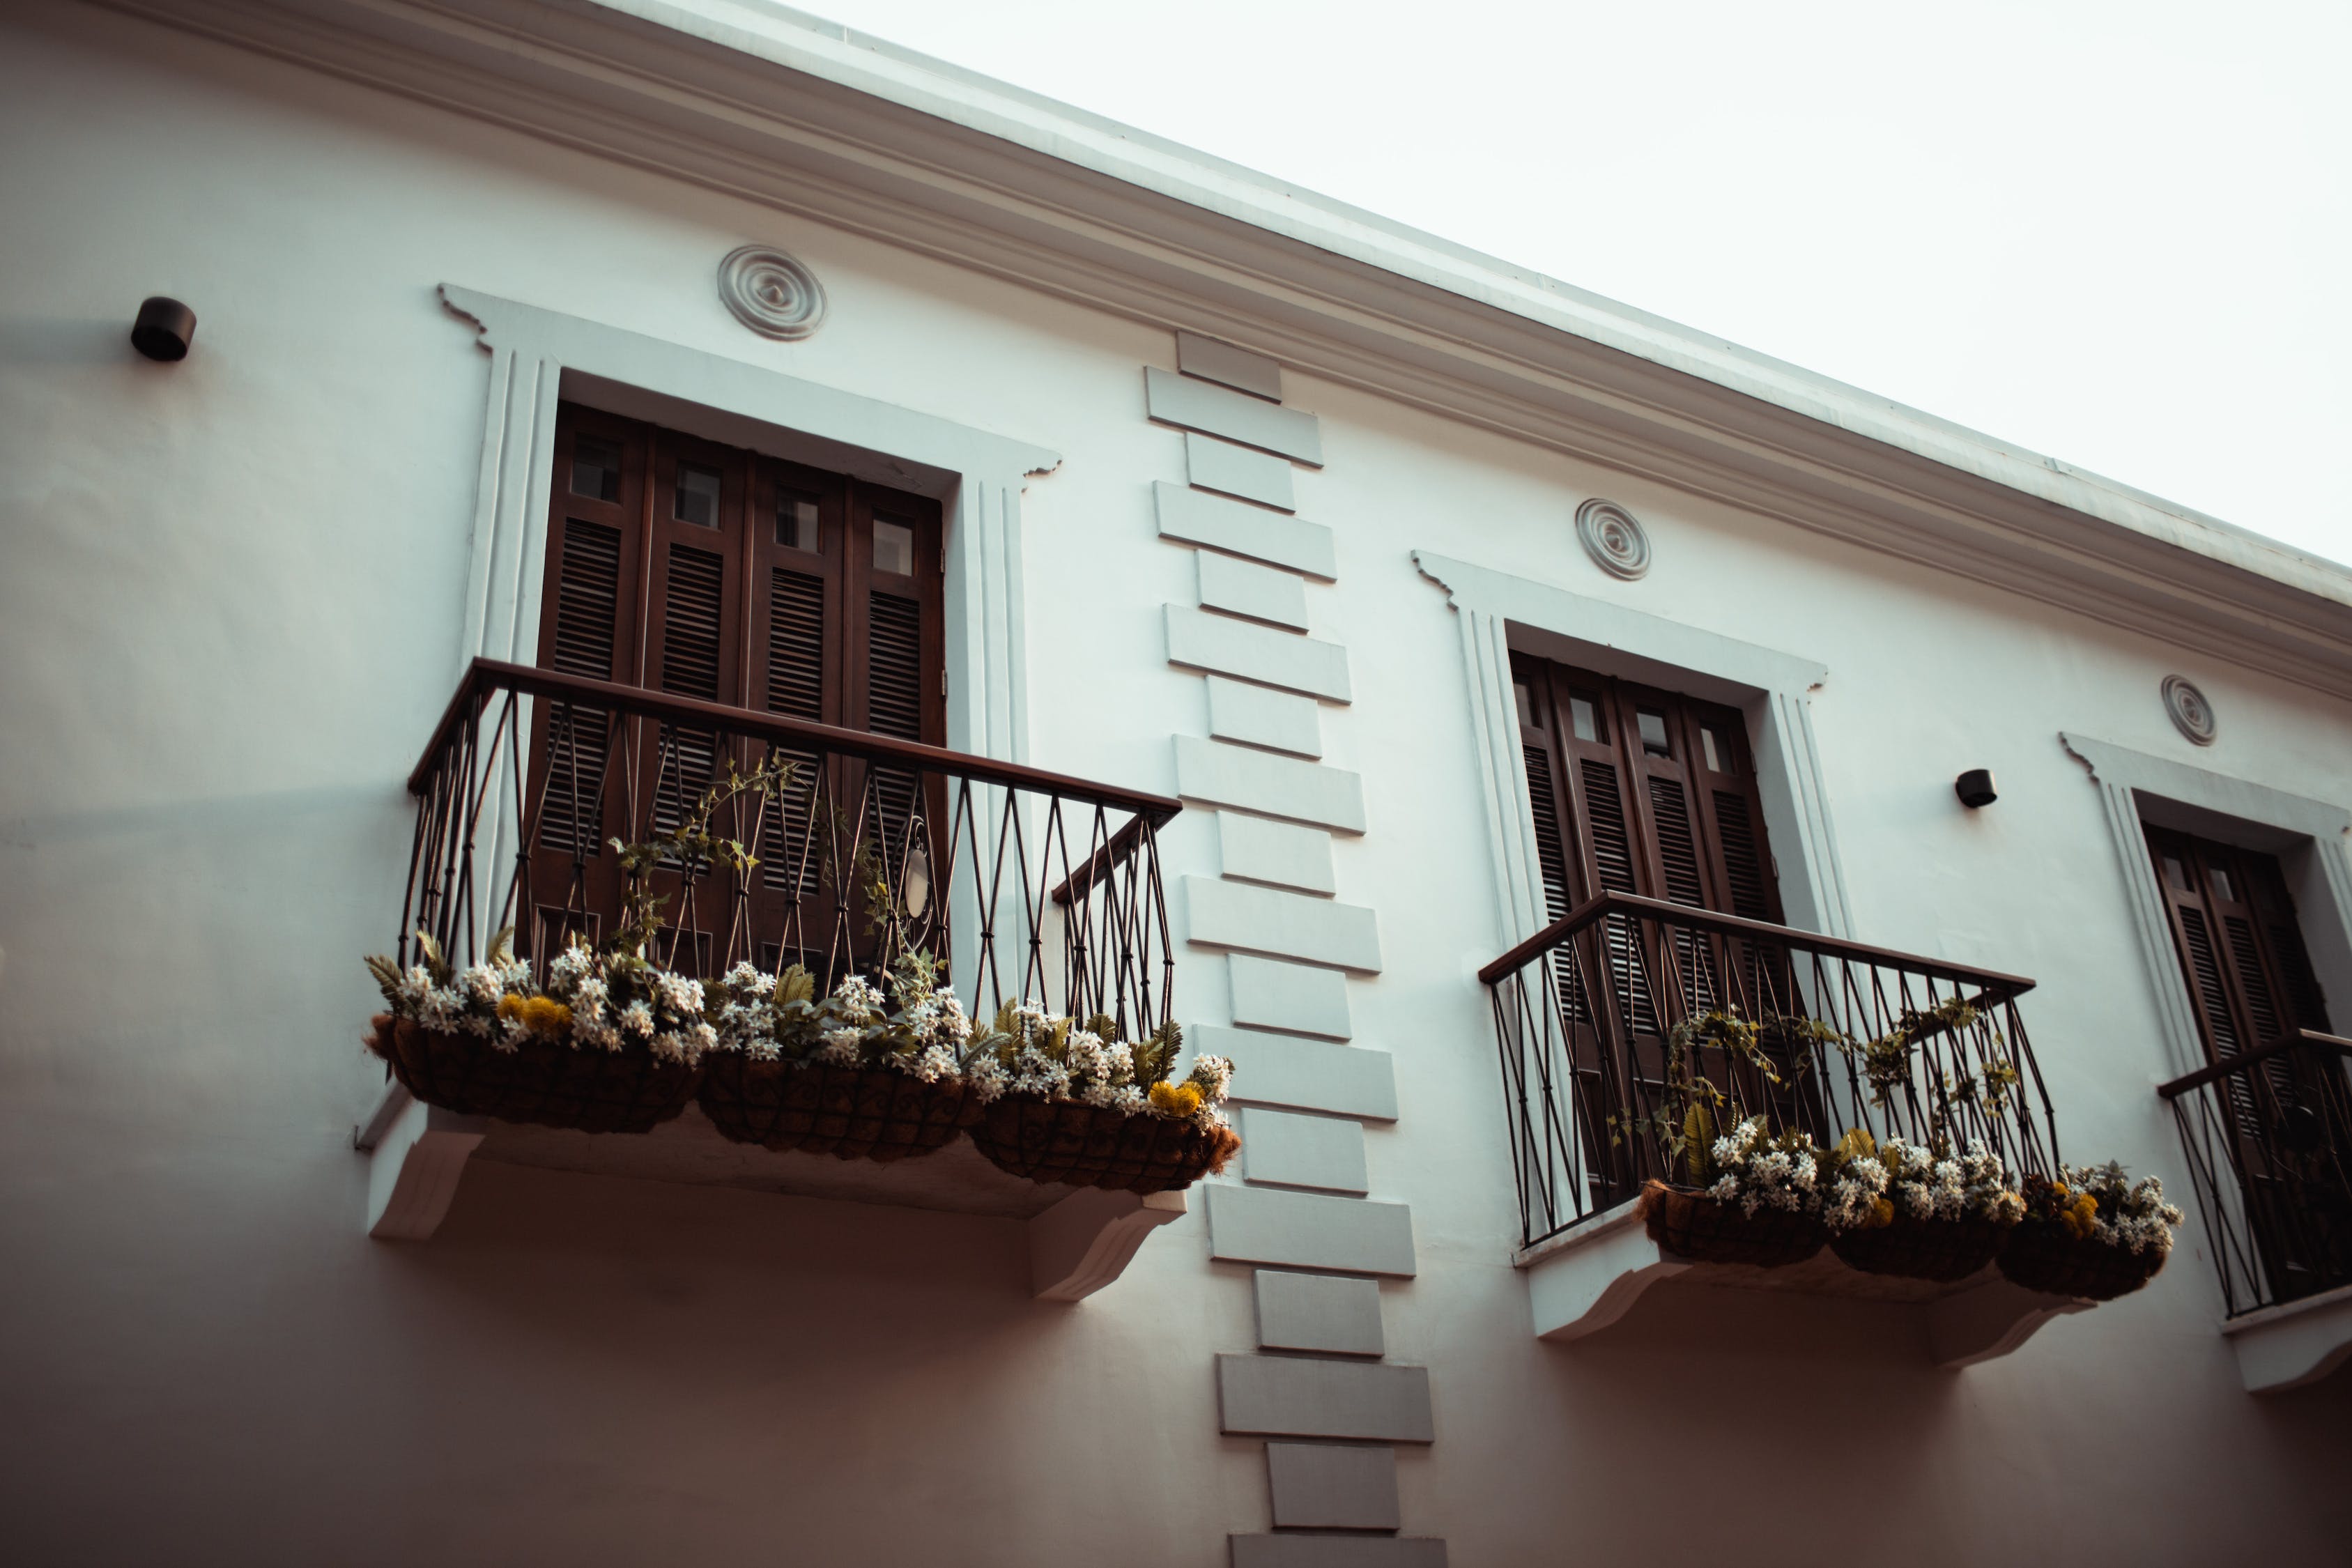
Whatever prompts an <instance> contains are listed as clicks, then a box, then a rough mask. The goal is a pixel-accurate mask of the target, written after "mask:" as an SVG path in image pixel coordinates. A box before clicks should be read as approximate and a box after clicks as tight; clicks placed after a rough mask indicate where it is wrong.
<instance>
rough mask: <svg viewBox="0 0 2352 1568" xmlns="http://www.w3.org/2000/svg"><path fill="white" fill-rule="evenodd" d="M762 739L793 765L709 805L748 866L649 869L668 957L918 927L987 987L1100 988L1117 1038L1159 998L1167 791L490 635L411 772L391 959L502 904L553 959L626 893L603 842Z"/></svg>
mask: <svg viewBox="0 0 2352 1568" xmlns="http://www.w3.org/2000/svg"><path fill="white" fill-rule="evenodd" d="M771 760H774V761H779V762H790V763H793V773H792V775H791V777H790V779H789V780H788V782H787V783H786V784H785V785H784V786H783V788H782V789H781V790H780V791H777V792H775V793H774V794H772V795H766V796H762V795H759V794H756V793H754V794H747V795H741V796H740V797H737V798H735V799H732V800H730V801H726V802H724V803H722V804H721V805H719V808H718V811H717V814H716V815H715V816H713V818H712V820H711V822H710V824H709V832H710V836H711V837H713V838H717V839H733V840H736V841H738V842H740V843H741V844H742V845H743V846H744V847H745V848H746V849H748V850H749V851H750V853H751V855H752V856H753V857H755V858H757V859H758V860H759V861H760V862H761V864H760V865H758V866H755V867H754V868H751V870H750V871H749V872H748V873H738V872H735V871H733V870H731V869H728V868H723V867H714V866H712V865H710V864H709V863H708V861H705V860H702V859H699V858H691V857H689V858H687V859H686V860H685V862H684V863H681V862H680V860H679V859H678V858H668V859H666V860H665V861H664V862H663V864H662V865H661V866H660V867H659V868H657V869H656V872H655V887H656V890H658V891H660V892H662V893H664V894H665V895H666V896H667V902H666V904H665V906H664V911H663V919H664V921H665V927H664V930H663V931H662V932H661V933H660V935H659V936H658V937H657V938H656V943H655V950H654V952H652V953H651V955H650V956H652V957H653V958H654V959H655V960H656V962H657V963H661V964H663V965H665V966H666V967H670V968H674V969H677V970H679V971H682V972H684V973H691V974H696V975H699V976H703V977H706V978H707V977H709V976H711V975H716V974H719V973H724V972H725V971H726V970H727V969H729V968H730V967H731V966H732V965H733V964H734V963H737V962H738V961H739V960H749V961H750V962H751V963H755V964H757V965H759V966H760V967H761V968H764V969H768V970H771V971H779V970H781V969H782V967H783V966H784V965H786V964H788V963H794V962H798V963H805V964H806V965H807V966H808V967H809V968H810V969H811V970H812V971H814V973H817V975H818V976H819V978H820V981H821V982H822V983H824V984H832V983H834V982H835V981H837V980H838V979H839V977H840V976H842V975H844V974H845V973H850V972H852V971H856V972H857V973H866V974H869V975H870V974H875V973H880V972H882V971H884V970H886V969H887V968H888V967H889V966H890V965H891V964H892V963H894V962H895V961H896V960H897V959H898V956H899V955H900V953H902V952H908V951H919V952H927V953H929V955H930V956H932V957H933V958H936V959H939V960H940V961H942V962H943V963H946V964H947V965H948V966H949V970H948V972H949V974H950V978H951V979H952V981H953V983H954V984H955V986H956V989H957V991H958V993H959V994H961V996H962V997H963V998H964V999H965V1000H966V1001H967V1003H968V1004H969V1005H971V1006H972V1007H973V1008H974V1010H975V1011H977V1012H982V1013H992V1012H993V1011H994V1010H995V1009H996V1007H997V1006H999V1005H1001V1004H1003V1002H1005V1001H1008V1000H1019V1001H1029V1002H1035V1003H1037V1004H1039V1005H1045V1006H1047V1007H1049V1008H1053V1009H1055V1010H1057V1011H1062V1012H1068V1013H1074V1014H1077V1015H1079V1016H1091V1015H1093V1014H1096V1013H1106V1014H1108V1015H1109V1016H1111V1017H1112V1018H1113V1019H1114V1020H1115V1021H1116V1022H1117V1024H1118V1027H1119V1029H1120V1032H1121V1033H1122V1035H1123V1036H1125V1037H1128V1038H1135V1037H1139V1036H1140V1035H1142V1034H1145V1033H1148V1032H1149V1031H1150V1029H1151V1028H1153V1027H1154V1026H1158V1025H1159V1024H1160V1023H1163V1022H1165V1021H1166V1020H1167V1018H1168V1017H1169V1016H1170V1009H1171V1001H1170V995H1169V991H1170V985H1171V981H1172V979H1173V975H1174V969H1175V957H1174V951H1173V944H1172V942H1171V937H1170V933H1169V928H1168V915H1167V902H1166V896H1165V891H1164V889H1163V886H1162V883H1161V879H1160V859H1159V845H1158V838H1157V834H1158V830H1159V829H1160V826H1163V825H1164V824H1165V823H1166V822H1167V821H1168V820H1169V819H1170V818H1171V817H1172V816H1175V815H1176V813H1177V812H1178V811H1179V810H1180V809H1181V807H1180V806H1179V805H1178V803H1177V802H1175V801H1173V800H1171V799H1168V798H1166V797H1165V796H1160V795H1147V794H1142V793H1139V792H1136V791H1130V790H1120V789H1115V788H1112V787H1110V786H1108V785H1103V784H1093V783H1089V782H1088V781H1086V780H1083V779H1076V778H1071V777H1068V776H1066V775H1063V774H1058V773H1047V772H1045V771H1043V770H1040V769H1035V768H1029V767H1024V766H1022V765H1019V764H1016V763H1003V762H998V761H995V760H993V759H990V758H983V757H974V756H969V755H966V754H964V753H961V752H951V751H948V750H945V749H942V748H940V747H935V746H926V745H919V744H916V743H914V742H906V741H899V740H896V739H892V738H889V737H885V736H879V735H871V734H866V733H864V732H861V731H849V730H841V729H836V728H834V727H831V726H828V725H823V724H815V723H810V722H806V721H799V720H793V719H788V718H784V717H782V716H780V715H777V714H772V713H761V712H756V711H752V710H743V709H732V708H726V707H722V706H720V705H719V704H715V703H708V702H701V701H698V700H691V699H685V698H677V697H673V696H668V695H666V694H664V693H660V692H656V691H649V690H646V689H640V688H635V687H628V686H621V685H615V684H613V683H609V682H604V681H597V680H589V679H582V678H579V677H575V676H569V675H564V674H561V673H559V672H556V671H552V670H546V669H540V668H530V667H528V666H521V665H512V664H504V663H499V662H497V661H494V660H488V659H477V660H476V661H474V664H473V666H472V667H471V668H469V670H468V671H467V676H466V678H465V679H464V681H463V682H462V683H461V684H460V685H459V687H458V689H457V694H456V696H455V697H453V698H452V699H451V700H450V703H449V707H448V709H447V710H446V712H445V714H444V715H443V717H442V720H441V722H440V724H439V726H438V727H437V728H436V731H435V733H434V736H433V739H432V741H431V742H430V743H429V744H428V745H427V746H426V748H425V754H424V757H423V759H422V760H421V761H420V762H419V763H417V765H416V769H415V773H412V774H411V775H410V778H409V789H410V792H411V793H412V794H414V795H415V796H416V797H417V799H418V803H419V809H418V812H417V820H416V830H415V843H414V846H413V848H412V852H411V857H410V868H409V877H408V884H407V889H406V895H405V899H404V903H403V907H402V913H401V946H400V950H399V951H400V954H401V962H402V963H408V962H409V961H410V954H411V950H412V946H413V933H414V932H415V931H417V930H419V929H423V930H425V931H429V932H431V933H432V934H433V936H434V937H435V938H436V941H438V942H440V944H441V946H442V949H443V951H444V952H446V953H448V954H449V955H450V956H451V958H452V959H453V961H455V962H457V963H468V962H472V961H474V960H476V959H478V957H479V956H480V955H481V954H482V952H483V951H484V947H485V944H486V942H487V941H488V936H489V934H490V932H491V931H492V930H494V929H496V928H498V927H500V926H511V927H513V928H514V930H515V931H516V949H517V951H518V952H520V953H522V954H523V955H525V956H528V957H532V958H534V959H536V960H538V961H541V962H544V961H545V960H546V959H547V958H548V957H549V956H551V953H552V952H554V951H555V950H556V949H557V948H558V947H560V946H561V944H562V942H564V941H565V940H567V938H568V933H570V932H572V931H579V932H581V933H583V934H585V935H587V936H589V937H590V938H591V939H592V940H593V939H594V938H595V937H596V936H597V935H598V934H599V933H600V932H601V931H604V930H606V929H609V928H610V926H611V924H612V922H614V921H616V920H617V919H618V915H619V909H620V881H619V876H618V872H617V869H616V868H615V867H614V856H613V854H612V851H611V848H610V845H609V842H608V841H609V840H610V839H612V838H615V837H618V838H621V839H623V840H625V841H635V840H641V839H648V838H651V837H655V836H656V835H657V834H658V833H661V832H663V831H666V830H667V829H668V828H669V827H671V826H675V825H676V824H677V822H678V821H679V820H680V818H681V816H682V814H683V813H684V812H686V811H687V810H688V809H689V808H690V807H691V806H692V805H693V804H694V803H695V802H697V801H698V799H699V798H700V796H701V795H702V792H703V791H704V790H705V789H706V788H707V787H709V785H710V784H713V783H716V782H719V781H723V780H724V779H725V777H726V776H727V774H728V772H729V770H730V769H732V770H734V771H736V772H738V773H751V772H752V771H754V770H755V769H757V768H759V767H760V766H761V764H762V763H766V762H769V761H771ZM557 884H560V885H557Z"/></svg>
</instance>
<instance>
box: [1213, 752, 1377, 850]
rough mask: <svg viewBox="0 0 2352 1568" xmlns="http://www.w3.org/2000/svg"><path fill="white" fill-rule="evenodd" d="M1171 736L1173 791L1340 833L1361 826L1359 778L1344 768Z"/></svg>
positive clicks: (1362, 823) (1355, 831) (1362, 810)
mask: <svg viewBox="0 0 2352 1568" xmlns="http://www.w3.org/2000/svg"><path fill="white" fill-rule="evenodd" d="M1175 740H1176V793H1177V794H1178V795H1183V796H1184V797H1186V798H1187V799H1189V800H1204V801H1207V802H1208V803H1209V804H1210V805H1237V806H1240V807H1241V808H1242V809H1243V810H1244V811H1255V812H1262V813H1264V814H1265V816H1286V817H1288V818H1290V819H1291V820H1292V821H1294V822H1311V823H1314V824H1316V825H1317V826H1321V827H1336V828H1339V829H1340V830H1341V831H1342V832H1346V833H1361V832H1362V831H1363V830H1364V781H1363V780H1362V779H1361V778H1360V777H1359V776H1358V775H1356V774H1354V773H1349V772H1348V770H1347V769H1345V768H1333V767H1326V766H1324V765H1323V764H1322V763H1306V762H1299V761H1297V759H1295V758H1291V757H1277V756H1273V755H1270V754H1269V753H1267V752H1254V751H1252V750H1250V749H1249V748H1248V747H1246V746H1234V745H1227V744H1226V743H1225V742H1222V741H1204V740H1202V739H1201V738H1200V737H1199V736H1197V735H1179V736H1177V737H1176V738H1175Z"/></svg>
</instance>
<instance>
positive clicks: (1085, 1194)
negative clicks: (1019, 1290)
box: [1027, 1187, 1186, 1301]
mask: <svg viewBox="0 0 2352 1568" xmlns="http://www.w3.org/2000/svg"><path fill="white" fill-rule="evenodd" d="M1185 1208H1186V1204H1185V1200H1184V1194H1182V1193H1181V1192H1173V1193H1148V1194H1144V1195H1142V1196H1140V1197H1139V1196H1137V1195H1136V1194H1133V1193H1113V1192H1105V1191H1104V1190H1103V1189H1101V1188H1100V1187H1082V1188H1080V1189H1079V1190H1078V1191H1076V1192H1075V1193H1072V1194H1070V1195H1069V1196H1068V1197H1066V1198H1064V1199H1063V1200H1062V1201H1061V1202H1060V1203H1057V1204H1055V1205H1054V1206H1053V1207H1052V1208H1049V1209H1047V1210H1045V1212H1044V1213H1043V1214H1039V1215H1033V1216H1031V1218H1030V1219H1029V1220H1028V1221H1027V1226H1028V1244H1029V1285H1030V1289H1031V1290H1032V1291H1033V1292H1034V1294H1035V1296H1036V1298H1037V1300H1041V1301H1076V1300H1081V1299H1083V1298H1085V1297H1087V1296H1091V1295H1093V1294H1094V1293H1095V1292H1096V1291H1097V1290H1099V1289H1102V1288H1103V1287H1104V1286H1106V1285H1108V1284H1109V1283H1110V1282H1111V1281H1112V1280H1114V1279H1118V1277H1119V1276H1120V1275H1121V1274H1123V1273H1125V1272H1126V1271H1127V1266H1128V1264H1129V1262H1130V1261H1132V1260H1133V1259H1134V1258H1135V1253H1136V1249H1137V1248H1138V1247H1141V1246H1142V1245H1143V1238H1144V1237H1147V1236H1150V1234H1151V1233H1152V1232H1153V1231H1154V1230H1157V1229H1158V1228H1159V1227H1160V1226H1163V1225H1167V1224H1170V1223H1171V1222H1172V1221H1175V1220H1178V1219H1181V1218H1182V1217H1183V1215H1184V1212H1185Z"/></svg>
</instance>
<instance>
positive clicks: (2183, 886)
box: [2164, 855, 2189, 893]
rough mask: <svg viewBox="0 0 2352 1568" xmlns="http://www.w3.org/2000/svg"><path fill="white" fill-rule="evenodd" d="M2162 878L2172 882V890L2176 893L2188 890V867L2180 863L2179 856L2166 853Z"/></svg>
mask: <svg viewBox="0 0 2352 1568" xmlns="http://www.w3.org/2000/svg"><path fill="white" fill-rule="evenodd" d="M2164 879H2165V880H2166V881H2168V882H2169V883H2171V884H2172V890H2173V891H2174V892H2176V893H2185V892H2187V891H2188V890H2189V868H2188V867H2186V866H2184V865H2182V864H2181V863H2180V857H2179V856H2178V855H2167V856H2166V857H2165V858H2164Z"/></svg>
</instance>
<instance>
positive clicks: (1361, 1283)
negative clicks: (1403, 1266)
mask: <svg viewBox="0 0 2352 1568" xmlns="http://www.w3.org/2000/svg"><path fill="white" fill-rule="evenodd" d="M1256 1283H1257V1342H1258V1344H1259V1346H1260V1347H1261V1348H1263V1349H1265V1350H1270V1351H1324V1352H1329V1353H1332V1354H1335V1355H1381V1354H1382V1353H1384V1352H1386V1351H1387V1349H1388V1341H1387V1339H1386V1337H1385V1336H1384V1335H1383V1334H1382V1333H1381V1287H1380V1282H1379V1281H1378V1280H1373V1279H1349V1278H1348V1277H1346V1276H1344V1275H1339V1274H1288V1273H1285V1272H1283V1271H1282V1270H1280V1269H1276V1268H1261V1269H1259V1270H1258V1271H1257V1281H1256Z"/></svg>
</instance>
